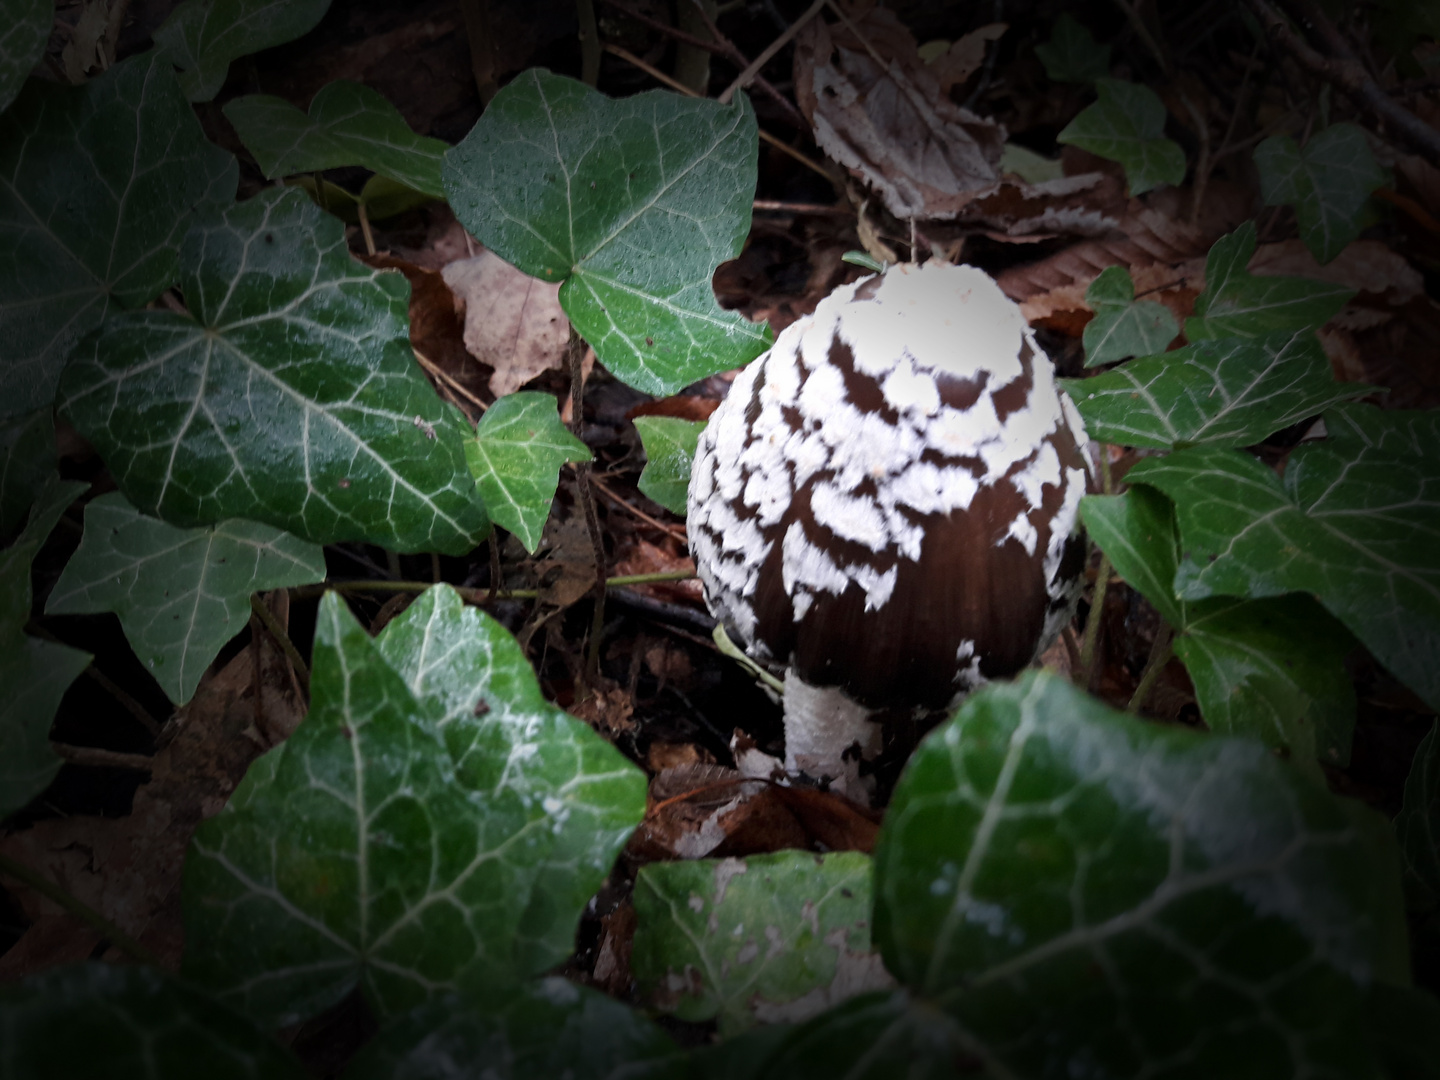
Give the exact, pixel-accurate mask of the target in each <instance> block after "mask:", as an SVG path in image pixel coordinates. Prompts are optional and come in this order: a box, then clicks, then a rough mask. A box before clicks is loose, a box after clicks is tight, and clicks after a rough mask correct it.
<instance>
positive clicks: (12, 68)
mask: <svg viewBox="0 0 1440 1080" xmlns="http://www.w3.org/2000/svg"><path fill="white" fill-rule="evenodd" d="M54 22H55V5H54V4H52V3H51V2H50V0H0V112H4V111H5V110H6V109H8V108H9V107H10V103H11V102H12V101H14V100H15V95H16V94H18V93H19V92H20V87H21V85H22V84H23V83H24V82H25V77H26V76H27V75H29V74H30V72H31V70H32V69H33V68H34V67H35V65H36V64H38V63H39V62H40V57H41V56H43V55H44V53H45V42H46V41H48V40H49V38H50V27H51V25H52V24H53V23H54Z"/></svg>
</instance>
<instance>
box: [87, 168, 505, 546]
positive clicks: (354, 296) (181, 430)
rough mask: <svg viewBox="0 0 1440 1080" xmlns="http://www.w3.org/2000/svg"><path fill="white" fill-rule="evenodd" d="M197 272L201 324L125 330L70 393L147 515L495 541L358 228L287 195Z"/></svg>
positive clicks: (131, 322)
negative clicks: (362, 259)
mask: <svg viewBox="0 0 1440 1080" xmlns="http://www.w3.org/2000/svg"><path fill="white" fill-rule="evenodd" d="M182 259H183V274H184V279H183V286H184V291H185V297H186V300H187V302H188V303H189V305H190V308H191V311H192V313H193V315H194V318H191V317H189V316H186V315H179V314H176V313H174V312H169V311H140V312H134V313H130V314H124V315H116V316H112V317H111V318H109V319H107V320H106V322H105V324H104V326H102V327H101V328H100V330H98V331H96V332H95V333H94V334H92V335H91V336H90V337H89V338H87V339H86V341H85V342H83V343H82V345H81V346H80V347H79V348H78V349H77V350H76V353H75V356H74V358H73V359H72V360H71V362H70V364H69V366H68V367H67V368H66V370H65V375H64V378H63V379H62V381H61V389H60V401H61V410H62V412H63V414H64V415H65V416H66V417H67V418H68V419H69V420H70V422H71V423H73V424H74V425H75V426H76V427H77V428H79V429H80V431H81V433H82V434H83V435H84V436H85V437H86V438H87V439H89V440H90V441H91V442H92V443H93V444H94V445H95V447H96V449H97V450H99V451H100V453H101V455H102V456H103V457H104V458H105V462H106V464H107V465H108V466H109V467H110V471H111V472H112V473H113V474H114V476H115V478H116V481H117V482H118V483H119V485H120V489H121V491H123V492H124V493H125V495H126V497H127V498H128V499H129V500H130V502H131V503H132V504H133V505H134V506H136V507H137V508H138V509H139V510H141V511H142V512H144V513H147V514H154V515H155V516H156V517H159V518H162V519H164V520H166V521H169V522H171V523H172V524H174V525H177V526H181V527H188V526H195V525H209V524H213V523H215V522H217V521H223V520H226V519H229V518H236V517H245V518H250V519H253V520H255V521H263V522H265V523H266V524H269V525H273V526H275V527H276V528H277V529H284V530H285V531H286V532H290V533H293V534H295V535H296V536H299V537H302V538H304V539H306V540H311V541H314V542H315V543H320V544H328V543H335V542H338V541H343V540H363V541H366V542H368V543H373V544H379V545H381V546H384V547H388V548H392V549H394V550H397V551H440V552H444V553H447V554H452V555H463V554H465V553H467V552H469V551H470V550H471V549H472V548H473V547H474V546H475V545H476V544H477V543H478V542H479V541H480V539H481V538H483V537H484V535H485V533H486V530H487V529H488V528H489V521H488V520H487V519H486V517H485V512H484V508H483V507H482V505H481V503H480V500H479V499H478V498H477V497H476V492H475V482H474V480H473V479H472V478H471V476H470V474H469V472H468V471H467V470H466V469H465V465H464V448H463V446H462V443H461V440H462V437H463V435H464V433H466V432H467V431H468V424H467V423H466V421H465V419H464V417H463V416H462V415H461V413H460V411H459V410H458V409H456V408H455V407H454V406H452V405H447V404H445V403H444V402H442V401H441V400H440V398H439V397H438V396H437V395H436V393H435V391H434V389H433V388H432V387H431V386H430V384H429V383H428V382H427V381H426V379H425V376H424V375H423V373H422V372H421V371H420V369H419V367H418V366H417V365H416V363H415V360H414V356H413V354H412V352H411V349H410V337H409V320H408V314H407V306H408V301H409V293H410V288H409V285H408V284H407V283H406V281H405V279H404V278H403V277H402V276H401V275H400V274H398V273H396V272H394V271H383V272H382V271H376V270H371V269H370V268H369V267H366V266H362V265H361V264H360V263H358V262H356V261H355V260H354V259H352V258H350V255H349V252H348V251H347V250H346V247H345V236H344V228H343V227H342V226H341V224H340V222H338V221H336V220H335V219H334V218H332V217H329V216H328V215H326V214H324V213H322V212H321V211H320V210H319V209H317V208H316V207H315V206H314V205H312V204H311V203H310V201H309V200H308V199H306V198H305V196H304V195H303V194H301V193H300V192H298V191H293V190H287V191H280V190H276V189H274V188H269V189H266V190H265V191H263V192H261V193H260V194H259V195H257V196H255V198H253V199H251V200H250V201H248V202H245V203H241V204H239V205H237V206H234V207H232V208H231V209H230V210H229V211H228V212H227V213H226V214H225V215H224V216H223V217H222V218H219V219H215V220H212V221H209V222H206V223H204V224H201V225H197V226H196V227H195V228H194V229H192V230H191V232H190V234H189V235H188V236H187V237H186V239H185V243H184V247H183V250H182Z"/></svg>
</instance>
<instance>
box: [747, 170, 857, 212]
mask: <svg viewBox="0 0 1440 1080" xmlns="http://www.w3.org/2000/svg"><path fill="white" fill-rule="evenodd" d="M827 179H829V178H828V177H827ZM750 208H751V209H752V210H759V211H761V212H762V213H763V212H770V213H777V214H815V215H817V216H824V217H854V216H855V208H854V207H853V206H826V205H825V204H824V203H813V202H782V201H781V200H779V199H755V200H753V201H752V202H751V203H750Z"/></svg>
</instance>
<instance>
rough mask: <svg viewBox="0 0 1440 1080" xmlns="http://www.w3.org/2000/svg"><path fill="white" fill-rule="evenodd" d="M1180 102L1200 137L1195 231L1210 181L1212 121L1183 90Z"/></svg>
mask: <svg viewBox="0 0 1440 1080" xmlns="http://www.w3.org/2000/svg"><path fill="white" fill-rule="evenodd" d="M1245 74H1246V75H1247V76H1248V75H1249V74H1250V72H1249V71H1248V70H1247V71H1246V72H1245ZM1180 100H1181V101H1182V102H1184V103H1185V110H1186V111H1187V112H1188V113H1189V114H1190V119H1191V120H1194V121H1195V134H1196V135H1198V136H1199V137H1200V159H1199V160H1198V161H1197V162H1196V163H1195V187H1194V190H1193V191H1192V192H1191V199H1190V227H1191V228H1192V229H1193V228H1195V226H1196V224H1197V223H1198V222H1199V221H1200V204H1201V201H1202V200H1203V199H1204V197H1205V185H1206V183H1207V182H1208V181H1209V179H1210V120H1209V118H1208V117H1206V115H1205V114H1204V113H1203V112H1201V111H1200V109H1199V108H1197V107H1196V105H1195V103H1194V102H1193V101H1191V100H1190V95H1189V94H1187V93H1186V92H1185V91H1184V90H1183V89H1182V90H1181V91H1180Z"/></svg>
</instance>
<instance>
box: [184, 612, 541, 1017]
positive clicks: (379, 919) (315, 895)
mask: <svg viewBox="0 0 1440 1080" xmlns="http://www.w3.org/2000/svg"><path fill="white" fill-rule="evenodd" d="M310 685H311V707H310V713H309V715H307V716H306V718H305V719H304V720H303V721H302V722H301V724H300V726H299V727H298V728H297V729H296V731H295V733H294V734H293V735H291V736H290V739H289V741H288V742H286V743H285V745H284V752H283V754H280V755H278V757H277V759H276V761H275V764H274V765H273V766H269V767H267V768H266V769H265V770H263V771H262V772H261V773H258V774H257V778H256V780H255V781H254V782H253V783H252V782H251V781H250V778H249V777H248V776H247V778H246V781H245V782H243V783H242V784H241V786H240V788H238V789H237V790H236V797H235V798H234V799H232V805H231V806H230V807H227V809H226V811H225V812H224V813H222V814H220V815H218V816H216V817H214V818H211V819H210V820H209V821H206V822H204V823H203V824H202V825H201V826H200V827H199V829H197V830H196V832H195V836H194V838H193V839H192V841H191V844H190V850H189V853H188V855H187V857H186V861H185V877H184V884H183V889H182V897H183V900H184V913H185V941H186V950H185V964H184V971H185V974H186V975H187V977H189V978H191V979H192V980H194V981H195V982H197V983H199V984H200V985H202V986H204V987H207V988H209V989H211V990H212V991H213V992H215V993H216V994H217V995H218V996H220V997H221V999H222V1000H226V1001H230V1002H232V1003H235V1004H237V1005H240V1006H242V1007H243V1008H244V1009H245V1011H246V1012H248V1013H249V1014H250V1015H252V1016H254V1017H256V1018H257V1019H258V1020H260V1021H261V1022H263V1023H267V1024H269V1025H271V1026H274V1025H281V1024H286V1023H291V1022H294V1021H296V1020H299V1019H301V1018H303V1017H306V1016H310V1015H313V1014H314V1013H316V1012H319V1011H320V1010H322V1009H325V1008H327V1007H329V1006H330V1005H333V1004H334V1003H335V1002H337V1001H339V1000H340V999H342V998H343V997H344V996H345V995H346V994H347V993H349V992H350V991H351V990H352V989H353V988H354V987H355V986H356V985H357V984H359V985H360V986H361V987H362V988H363V990H364V992H365V995H366V998H367V1000H368V1001H369V1003H370V1005H371V1006H372V1007H373V1008H374V1009H375V1010H376V1011H377V1012H378V1013H379V1014H380V1015H382V1016H388V1015H392V1014H394V1013H397V1012H401V1011H404V1010H405V1009H408V1008H411V1007H413V1006H414V1005H416V1004H418V1003H419V1002H420V1001H423V1000H425V999H426V998H428V997H430V996H432V995H435V994H439V993H444V992H446V991H449V990H457V989H461V988H463V987H465V986H470V985H476V984H488V983H490V982H491V981H494V982H496V983H499V984H503V983H505V982H507V981H513V980H514V978H515V975H516V973H515V971H514V962H513V948H514V935H515V930H516V927H517V926H518V924H519V921H520V918H521V915H522V913H523V912H524V910H525V907H526V904H527V901H528V898H529V893H530V886H531V883H532V881H533V879H534V866H533V863H534V857H535V849H534V847H533V844H532V842H533V843H538V842H539V841H540V840H541V839H543V836H544V831H543V828H542V827H541V826H540V823H539V820H538V819H536V818H534V817H533V816H532V815H530V814H529V813H528V812H527V810H526V808H525V807H524V806H522V805H521V802H520V800H519V798H518V797H517V796H516V795H515V794H514V793H513V792H510V791H502V792H499V793H497V794H495V795H492V796H485V797H482V796H481V795H479V794H477V793H476V792H473V791H467V790H466V789H464V788H463V787H461V786H460V785H458V784H457V783H455V776H454V770H453V769H452V767H451V764H450V755H449V754H448V752H447V751H446V749H445V747H444V746H443V745H442V744H441V742H440V740H439V738H438V737H437V736H436V735H435V734H434V733H433V731H432V730H431V727H430V725H429V724H428V723H427V722H425V720H424V719H423V718H422V717H423V710H422V709H421V707H420V706H419V705H418V703H417V702H416V700H415V698H414V696H413V695H412V694H411V693H410V691H409V689H408V688H407V687H406V685H405V683H404V682H403V681H402V680H401V678H400V676H399V675H397V674H396V673H395V671H394V670H393V669H392V668H391V667H390V666H389V665H388V664H387V663H385V662H384V660H383V659H382V658H381V657H380V656H379V655H378V653H377V652H376V650H375V647H374V645H373V643H372V642H371V640H370V637H369V635H368V634H366V633H365V631H364V629H363V628H362V627H361V626H360V625H359V623H357V622H356V621H355V618H354V616H352V615H351V614H350V613H349V611H348V609H346V607H345V605H344V601H342V600H341V599H340V597H339V595H338V594H336V593H333V592H332V593H327V594H326V596H325V597H324V599H323V600H322V601H321V604H320V612H319V617H318V622H317V626H316V636H315V651H314V662H313V670H312V673H311V684H310ZM273 753H274V752H273V751H272V754H273ZM267 760H268V756H267Z"/></svg>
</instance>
